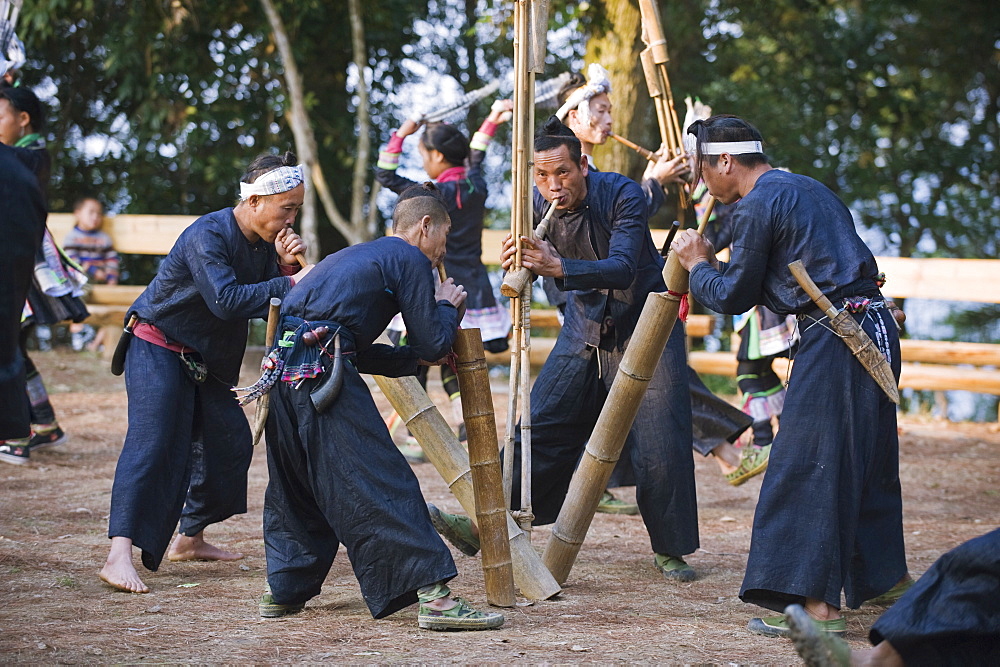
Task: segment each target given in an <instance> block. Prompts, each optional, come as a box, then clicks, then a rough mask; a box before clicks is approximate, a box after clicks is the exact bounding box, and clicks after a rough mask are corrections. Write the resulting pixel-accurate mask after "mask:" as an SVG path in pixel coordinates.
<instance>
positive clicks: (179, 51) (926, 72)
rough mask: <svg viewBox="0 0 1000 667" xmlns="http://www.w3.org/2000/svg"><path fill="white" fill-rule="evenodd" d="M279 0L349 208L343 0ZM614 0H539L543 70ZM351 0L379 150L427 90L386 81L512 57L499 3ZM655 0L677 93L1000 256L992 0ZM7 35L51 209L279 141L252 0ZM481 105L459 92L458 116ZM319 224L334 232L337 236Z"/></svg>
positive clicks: (648, 138) (498, 69)
mask: <svg viewBox="0 0 1000 667" xmlns="http://www.w3.org/2000/svg"><path fill="white" fill-rule="evenodd" d="M277 2H278V4H277V8H278V11H279V12H280V14H281V15H282V17H283V20H284V21H285V24H286V28H287V30H288V32H289V36H290V38H291V40H292V45H293V50H294V52H295V57H296V60H297V64H298V67H299V69H300V71H301V72H302V75H303V78H304V83H305V86H306V89H307V104H308V106H309V112H310V117H311V120H312V122H313V125H314V128H315V130H316V135H317V139H318V142H319V149H320V161H321V163H322V165H323V168H324V171H325V173H326V175H327V180H328V183H329V184H330V187H331V188H332V190H333V195H334V197H335V199H336V200H337V201H338V202H339V203H340V204H341V208H342V210H346V208H347V206H346V202H348V201H349V194H350V193H349V192H348V188H349V187H350V183H351V170H352V168H353V166H354V160H355V159H356V158H355V135H356V126H355V125H356V123H355V111H356V106H357V99H356V97H355V87H356V86H357V85H358V75H357V71H356V68H355V67H354V64H353V63H352V62H351V60H352V55H351V49H350V44H351V35H350V22H349V20H348V16H347V13H348V12H347V8H346V3H345V2H325V1H321V0H300V1H298V2H292V0H277ZM619 3H629V4H631V5H632V6H634V5H635V0H601V1H597V0H595V1H593V2H570V1H568V0H551V2H550V3H549V4H550V16H551V19H550V28H551V32H550V58H549V64H550V68H549V71H548V72H547V73H546V75H545V76H550V75H554V74H558V73H559V72H561V71H564V70H566V69H570V68H573V69H579V68H580V67H581V66H582V64H583V62H582V54H583V53H584V52H585V49H586V41H587V39H588V37H593V38H599V37H601V36H604V35H606V33H607V32H608V26H609V16H610V15H611V13H612V12H611V10H612V8H613V7H614V6H618V4H619ZM362 6H363V21H364V30H365V39H366V43H367V47H368V57H367V62H366V63H364V65H365V66H366V67H367V68H368V71H369V80H368V85H369V86H370V89H371V92H370V99H371V105H372V110H371V114H372V118H373V126H372V129H371V135H372V136H371V137H370V139H371V141H372V145H373V146H374V147H377V146H379V145H381V143H383V142H384V141H385V139H386V137H387V136H388V133H389V131H390V130H391V129H392V128H393V127H396V126H397V125H398V124H399V121H400V120H401V119H402V118H403V117H405V116H406V115H408V114H409V113H411V112H412V111H413V109H412V108H409V107H412V106H413V105H414V104H418V105H419V104H421V103H423V104H426V105H429V102H430V101H429V100H414V101H411V102H409V104H408V105H407V108H403V109H397V108H396V105H397V104H398V103H399V102H398V99H397V98H396V97H394V95H393V93H394V91H397V90H399V88H400V87H401V86H402V85H403V84H405V83H406V82H408V81H411V80H413V79H416V78H419V77H421V76H422V71H421V69H420V68H421V67H426V68H427V69H428V70H429V71H432V72H436V73H439V74H442V75H445V76H450V77H452V78H454V79H455V81H457V82H458V85H460V86H461V87H462V88H464V89H466V90H468V89H471V88H475V87H478V86H479V85H482V84H483V83H485V82H486V81H489V80H490V79H492V78H494V77H497V76H500V77H506V76H507V75H508V74H509V72H510V69H511V58H512V54H513V48H512V20H511V19H512V9H511V8H512V3H510V2H507V1H504V0H421V1H419V2H414V1H413V0H368V1H366V2H364V3H362ZM660 11H661V15H662V18H663V23H664V29H665V32H666V36H667V40H668V43H669V49H670V54H671V62H670V65H669V69H670V76H671V82H672V84H673V90H674V97H675V100H676V101H677V102H678V103H679V104H682V101H683V98H684V97H685V96H687V95H691V96H694V97H700V98H701V99H703V100H704V101H706V102H707V103H709V104H711V105H712V106H713V108H714V109H715V111H716V112H729V113H737V114H740V115H743V116H746V117H747V118H749V119H751V120H752V121H753V122H755V124H757V125H758V126H759V127H760V129H761V131H762V132H763V134H764V137H765V139H766V140H767V144H768V152H769V153H770V155H771V156H772V158H773V161H774V163H775V164H777V165H781V166H787V167H789V168H790V169H792V170H794V171H797V172H801V173H806V174H808V175H811V176H813V177H815V178H817V179H819V180H820V181H822V182H824V183H826V184H827V185H829V186H830V187H831V188H833V189H834V190H835V191H837V192H838V193H839V194H840V195H841V197H842V198H843V199H844V200H845V201H846V202H847V203H848V204H849V205H850V206H851V207H852V209H854V210H855V211H856V212H857V213H858V214H859V216H860V218H861V221H862V223H864V224H865V225H867V226H869V227H872V228H875V229H878V230H881V231H882V232H884V233H885V234H886V235H887V237H888V238H889V240H890V244H891V245H892V246H894V247H895V248H896V249H898V251H899V252H900V254H903V255H912V254H921V253H934V254H941V255H958V256H973V257H991V256H995V255H996V254H997V251H998V248H997V233H996V229H998V228H1000V213H998V211H1000V157H998V156H1000V152H998V151H997V146H996V143H997V137H998V136H1000V126H998V120H997V118H998V114H1000V77H998V76H997V66H998V56H997V46H996V45H997V42H998V39H1000V19H998V16H1000V15H998V13H997V12H996V11H995V9H994V8H993V6H992V4H991V3H988V2H982V1H981V0H956V1H955V2H951V3H949V4H947V5H941V4H940V3H934V2H931V1H930V0H905V1H904V0H868V1H866V2H863V3H862V2H860V1H859V0H771V1H770V2H759V1H756V0H674V1H671V2H666V1H665V0H664V1H661V3H660ZM19 33H20V34H21V36H22V37H23V38H24V39H25V42H26V45H27V50H28V55H29V57H30V61H29V63H28V65H27V66H26V67H25V79H26V83H27V84H28V85H32V86H36V85H40V88H39V90H40V92H41V93H42V95H43V97H45V96H46V95H48V94H51V100H52V102H53V108H52V118H51V121H52V122H51V123H50V125H49V137H48V138H49V142H50V148H51V149H52V151H53V157H54V160H55V164H54V174H53V183H52V187H51V202H50V204H51V208H52V210H56V211H61V210H67V209H68V208H69V205H70V203H71V202H72V201H73V200H74V199H75V198H76V197H78V196H81V195H83V194H98V195H99V196H101V197H102V198H103V199H104V200H105V201H107V202H108V204H109V207H110V209H111V210H112V212H122V211H129V212H144V213H185V214H197V213H203V212H205V211H209V210H213V209H216V208H219V207H221V206H225V205H227V204H229V203H231V202H232V200H233V198H234V195H235V183H236V180H237V178H238V176H239V174H240V173H241V172H242V168H243V166H244V165H245V164H246V163H247V162H248V161H249V160H250V159H251V158H252V157H253V156H254V155H255V154H257V153H259V152H262V151H265V150H285V149H288V148H290V147H291V146H292V145H293V141H292V137H291V133H290V131H289V129H288V126H287V123H286V120H285V117H284V113H285V111H286V109H287V100H286V99H285V91H284V89H283V82H282V80H281V73H282V66H281V63H280V62H279V61H278V59H277V54H276V49H275V48H274V44H273V39H272V37H271V34H270V28H269V26H268V25H267V22H266V20H265V18H264V16H263V12H262V9H261V7H260V5H259V3H258V2H256V1H254V0H233V1H231V2H223V3H208V2H199V1H198V0H172V1H170V2H168V1H167V0H154V1H152V2H141V3H135V2H125V1H124V0H37V1H35V2H31V3H27V4H26V6H25V7H24V9H23V10H22V12H21V22H20V26H19ZM619 41H622V40H619ZM624 41H627V40H624ZM635 76H636V77H641V72H640V70H639V68H638V67H636V68H635ZM638 86H639V90H642V89H643V88H644V84H643V83H641V82H640V83H639V84H638ZM504 90H509V85H508V86H506V87H505V88H504ZM618 103H619V105H621V104H633V105H635V107H636V118H637V122H639V125H636V132H637V134H636V136H632V137H630V138H632V139H633V140H636V141H639V142H640V143H646V145H655V143H656V140H655V137H656V129H655V126H654V125H653V124H652V123H651V122H650V120H651V118H652V114H651V110H652V105H651V103H650V101H649V100H648V99H647V98H645V97H643V96H641V95H640V96H639V99H634V100H618ZM487 106H488V104H482V105H480V106H479V108H476V109H472V110H470V112H469V114H468V120H469V123H468V124H466V129H475V128H474V127H473V128H470V127H469V125H471V124H478V122H479V119H481V118H482V117H483V116H484V115H485V113H486V109H487ZM679 112H680V113H683V109H679ZM642 122H645V123H646V124H645V126H643V125H642V124H641V123H642ZM507 132H509V130H507V129H506V128H504V129H502V130H501V133H500V135H499V136H498V137H497V143H498V144H502V142H504V141H505V140H507V138H508V137H509V135H508V134H507ZM636 165H638V163H636ZM497 189H498V188H497ZM497 217H499V218H502V217H503V215H502V214H498V216H497ZM326 230H327V233H326V235H325V236H324V237H323V238H322V242H323V245H324V247H325V249H327V250H333V249H335V248H336V247H338V246H339V244H341V243H342V240H341V239H339V238H337V237H336V235H335V234H334V233H333V232H332V228H329V227H327V228H326Z"/></svg>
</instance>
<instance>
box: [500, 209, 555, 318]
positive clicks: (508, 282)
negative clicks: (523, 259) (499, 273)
mask: <svg viewBox="0 0 1000 667" xmlns="http://www.w3.org/2000/svg"><path fill="white" fill-rule="evenodd" d="M555 212H556V202H552V203H551V204H549V208H548V210H547V211H545V217H543V218H542V221H541V222H539V223H538V227H536V228H535V238H536V239H538V240H541V239H544V238H545V237H546V235H547V234H548V233H549V223H550V222H551V221H552V214H553V213H555ZM534 279H535V276H534V274H533V273H532V272H531V271H529V270H528V269H526V268H524V267H523V266H522V267H521V268H519V269H518V270H517V271H508V272H507V275H505V276H504V277H503V283H502V284H501V285H500V293H501V294H503V295H504V296H505V297H507V298H508V299H513V298H516V297H518V296H520V295H521V292H523V291H524V288H525V287H527V286H528V285H529V284H530V283H531V281H533V280H534Z"/></svg>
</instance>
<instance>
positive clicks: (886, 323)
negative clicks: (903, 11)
mask: <svg viewBox="0 0 1000 667" xmlns="http://www.w3.org/2000/svg"><path fill="white" fill-rule="evenodd" d="M688 132H689V133H690V134H691V135H692V139H693V142H694V144H693V148H694V150H695V151H696V154H697V168H698V170H699V171H700V173H701V177H702V178H703V179H704V180H705V184H706V185H707V186H708V189H709V192H710V193H711V194H712V195H713V196H715V197H716V198H717V199H718V200H719V201H721V202H722V203H724V204H731V203H733V202H735V201H737V200H739V202H740V204H739V206H738V207H736V210H735V212H734V214H733V241H732V243H731V245H730V247H731V250H732V255H731V261H730V262H728V263H720V262H718V261H717V260H716V259H715V249H714V248H712V246H711V244H710V243H709V242H708V241H706V240H705V239H703V238H702V237H701V236H699V235H698V234H696V233H694V232H693V231H690V230H688V231H684V232H681V233H680V234H678V236H677V238H676V239H675V240H674V242H673V244H672V245H671V248H672V249H673V251H674V252H676V253H677V256H678V258H679V259H680V261H681V264H683V265H684V268H686V269H688V270H689V271H690V272H691V288H690V289H691V295H692V296H693V297H694V298H695V299H696V300H697V301H698V302H700V303H702V304H704V305H705V306H706V307H708V308H710V309H712V310H714V311H716V312H719V313H726V314H731V315H735V314H739V313H743V312H745V311H747V310H748V309H750V308H751V307H752V306H756V305H764V306H767V307H768V308H770V309H771V310H773V311H775V312H776V313H779V314H789V313H794V314H796V315H797V316H798V321H799V329H800V332H801V339H800V341H799V348H798V351H797V352H796V354H795V371H794V373H793V374H792V376H791V379H790V381H789V384H788V393H787V395H786V397H785V406H784V411H783V412H782V416H781V430H780V431H779V432H778V434H777V435H776V436H775V438H774V441H773V443H772V445H771V459H770V464H769V467H768V470H767V475H766V476H765V477H764V483H763V486H762V487H761V491H760V499H759V500H758V502H757V512H756V515H755V516H754V524H753V533H752V536H751V543H750V556H749V559H748V561H747V570H746V576H745V577H744V580H743V586H742V589H741V590H740V597H741V598H742V599H743V601H744V602H748V603H751V604H757V605H760V606H762V607H765V608H768V609H772V610H774V611H778V612H781V611H783V610H784V609H785V607H786V606H787V605H789V604H792V603H796V604H800V605H802V606H803V607H804V608H805V610H806V612H807V613H808V614H809V615H810V616H811V617H812V618H813V619H815V620H816V621H817V622H818V626H819V627H820V629H821V630H822V631H824V632H828V633H833V634H843V633H844V631H845V627H846V623H845V620H844V618H843V617H841V614H840V601H841V593H843V595H844V598H845V599H846V602H847V606H848V607H851V608H852V609H856V608H857V607H859V606H861V603H862V602H865V601H867V600H872V599H873V598H878V599H879V601H880V602H882V603H889V604H891V602H892V601H893V600H895V599H896V598H898V597H900V595H901V594H902V592H903V591H904V590H905V589H906V588H908V587H909V586H910V585H911V584H912V581H911V580H910V578H909V575H907V569H906V556H905V552H904V548H903V523H902V500H901V496H900V486H899V440H898V436H897V433H896V410H895V406H894V405H893V404H892V403H890V402H889V399H888V398H886V396H885V393H884V392H883V391H882V390H881V389H880V388H879V386H878V385H877V384H876V383H875V381H874V380H873V379H872V377H871V376H870V375H869V374H868V372H867V371H866V370H865V369H864V367H863V366H862V365H861V364H860V363H858V362H857V360H855V358H854V357H853V356H852V354H851V353H850V350H849V349H848V347H847V346H846V345H844V343H843V342H841V341H840V340H838V336H837V335H836V334H835V333H834V332H833V330H832V329H831V328H830V327H829V325H828V324H827V323H826V317H825V315H824V314H823V313H822V312H820V311H819V310H818V309H817V308H816V306H815V305H814V304H813V302H812V300H811V299H810V298H809V296H808V295H807V294H806V293H805V292H804V291H803V290H802V288H801V287H799V285H798V283H797V281H796V280H795V278H794V277H793V276H792V274H791V272H790V271H789V270H788V268H787V267H788V264H789V263H790V262H792V261H795V260H802V262H803V263H804V264H805V266H806V268H807V270H808V271H809V273H810V275H811V276H812V278H813V280H814V281H815V282H816V284H817V285H818V286H819V288H820V289H821V290H822V292H823V293H824V294H825V295H826V296H827V297H828V298H829V299H830V301H832V302H833V303H834V304H835V305H836V306H838V307H841V306H843V307H844V308H845V309H847V310H849V312H852V313H854V317H855V319H856V320H857V321H858V323H859V324H860V325H861V326H862V328H863V329H864V330H865V331H866V332H867V333H868V335H869V336H870V337H871V338H872V340H873V341H876V343H877V344H878V346H879V349H880V350H881V351H882V353H883V354H885V355H886V356H887V357H888V359H889V362H890V364H891V365H892V368H893V372H894V373H895V375H896V378H897V379H898V378H899V334H898V331H897V328H896V325H895V323H894V321H893V318H892V315H891V314H890V311H889V308H887V307H886V305H885V301H884V299H883V297H882V295H881V293H880V292H879V287H878V285H879V283H877V282H876V281H877V280H879V278H878V277H877V276H878V266H877V265H876V263H875V258H874V257H873V256H872V253H871V251H870V250H869V249H868V248H867V247H866V246H865V244H864V242H863V241H862V240H861V238H860V237H859V236H858V233H857V231H856V230H855V227H854V220H853V218H852V217H851V212H850V211H849V210H848V209H847V207H846V206H845V205H844V204H843V203H842V202H841V201H840V200H839V199H838V198H837V196H836V195H835V194H834V193H833V192H831V191H830V190H829V189H828V188H827V187H826V186H824V185H823V184H822V183H819V182H818V181H816V180H814V179H812V178H809V177H807V176H801V175H798V174H792V173H787V172H785V171H781V170H777V169H773V168H772V167H771V166H770V165H769V164H768V159H767V156H766V155H764V153H763V146H762V139H761V136H760V133H759V132H758V131H757V130H756V128H754V127H753V126H752V125H750V124H749V123H748V122H746V121H745V120H743V119H741V118H738V117H736V116H726V115H723V116H713V117H711V118H709V119H707V120H704V121H697V122H695V123H694V124H693V125H692V126H691V127H690V129H689V130H688ZM749 629H750V630H751V631H752V632H756V633H758V634H763V635H770V636H788V635H789V628H788V624H787V622H786V621H785V619H784V618H783V617H781V616H776V617H770V618H754V619H752V620H751V621H750V624H749Z"/></svg>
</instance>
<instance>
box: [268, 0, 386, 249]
mask: <svg viewBox="0 0 1000 667" xmlns="http://www.w3.org/2000/svg"><path fill="white" fill-rule="evenodd" d="M260 2H261V5H262V6H263V7H264V13H265V14H266V15H267V21H268V23H269V24H270V25H271V31H272V32H273V33H274V41H275V44H276V46H277V47H278V53H279V54H281V62H282V64H283V66H284V69H285V88H286V89H287V91H288V99H289V109H288V119H289V125H290V126H291V128H292V134H293V135H294V136H295V150H296V151H297V152H298V156H299V160H300V161H301V162H302V164H304V165H305V166H306V170H307V172H308V174H307V177H308V181H309V182H307V185H306V201H305V206H304V207H303V209H304V211H303V215H302V238H303V240H304V241H305V242H306V244H307V245H308V248H309V250H308V252H307V253H306V255H307V258H308V259H309V261H310V262H314V261H316V260H318V259H319V256H320V248H319V236H318V234H317V225H316V206H315V195H316V194H318V195H319V198H320V201H322V203H323V209H324V211H325V212H326V215H327V217H328V218H329V219H330V223H331V224H332V225H333V226H334V228H335V229H336V230H337V231H338V232H340V234H341V235H342V236H343V237H344V238H345V239H346V240H347V242H348V243H349V244H355V243H361V242H362V241H365V240H366V238H365V235H364V229H365V225H364V220H363V219H362V220H361V221H360V223H358V224H353V223H354V222H355V221H354V220H353V219H352V220H351V221H348V220H346V219H345V218H344V216H343V215H341V213H340V211H339V210H338V209H337V205H336V203H335V202H334V201H333V196H332V195H331V194H330V190H329V188H328V187H327V185H326V180H325V179H324V177H323V170H322V168H321V166H320V164H319V152H318V151H317V149H316V135H315V134H314V133H313V130H312V125H311V124H310V122H309V114H308V113H307V112H306V107H305V94H304V89H303V85H302V76H301V75H300V74H299V68H298V66H297V65H296V62H295V56H294V54H293V53H292V45H291V42H290V41H289V39H288V33H287V32H286V31H285V24H284V22H282V20H281V16H279V15H278V11H277V10H276V9H275V8H274V3H273V2H271V0H260ZM352 7H353V4H352ZM363 83H364V81H363V80H362V84H363ZM365 111H366V113H367V109H366V110H365ZM359 149H360V146H359ZM359 158H360V155H359ZM365 158H366V160H367V155H366V156H365ZM310 185H313V186H315V191H313V188H312V187H310Z"/></svg>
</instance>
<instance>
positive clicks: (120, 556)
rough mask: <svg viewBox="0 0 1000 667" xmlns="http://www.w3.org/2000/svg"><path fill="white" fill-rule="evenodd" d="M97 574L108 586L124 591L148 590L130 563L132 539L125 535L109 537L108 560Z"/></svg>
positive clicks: (141, 591)
mask: <svg viewBox="0 0 1000 667" xmlns="http://www.w3.org/2000/svg"><path fill="white" fill-rule="evenodd" d="M97 576H99V577H100V578H101V581H103V582H104V583H106V584H107V585H108V586H111V587H112V588H117V589H118V590H120V591H125V592H126V593H148V592H149V587H148V586H146V584H144V583H142V579H140V578H139V573H138V572H136V571H135V566H134V565H133V564H132V540H130V539H129V538H127V537H112V538H111V551H110V552H109V553H108V560H107V562H105V563H104V567H103V568H101V571H100V572H99V573H98V575H97Z"/></svg>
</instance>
